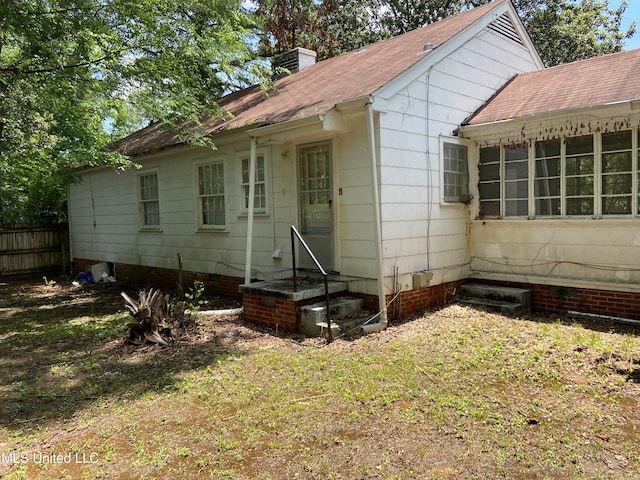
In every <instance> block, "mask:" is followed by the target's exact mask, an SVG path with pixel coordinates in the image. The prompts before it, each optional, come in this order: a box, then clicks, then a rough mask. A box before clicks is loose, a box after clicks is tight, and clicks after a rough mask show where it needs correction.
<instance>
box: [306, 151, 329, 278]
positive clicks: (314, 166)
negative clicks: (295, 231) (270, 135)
mask: <svg viewBox="0 0 640 480" xmlns="http://www.w3.org/2000/svg"><path fill="white" fill-rule="evenodd" d="M298 194H299V209H300V233H301V234H302V238H304V241H305V242H306V243H307V245H309V248H310V249H311V251H312V253H313V255H314V256H315V257H316V259H317V260H318V262H319V263H320V265H322V268H324V269H325V271H331V270H333V214H332V203H333V199H332V186H331V142H322V143H314V144H312V145H304V146H301V147H299V148H298ZM300 266H301V267H302V268H315V265H314V263H313V261H312V260H311V258H310V257H309V255H307V254H306V252H304V251H303V249H301V250H300Z"/></svg>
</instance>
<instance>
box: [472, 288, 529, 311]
mask: <svg viewBox="0 0 640 480" xmlns="http://www.w3.org/2000/svg"><path fill="white" fill-rule="evenodd" d="M460 295H461V297H462V298H463V299H473V300H478V301H480V302H484V303H485V304H486V305H487V306H489V307H490V306H491V305H492V304H493V303H495V304H497V305H494V306H498V305H501V304H506V305H508V304H517V305H521V308H522V311H523V312H528V311H530V310H531V301H532V296H533V292H532V291H531V290H528V289H525V288H513V287H500V286H495V285H481V284H475V283H467V284H464V285H462V287H460ZM480 304H482V303H480ZM505 308H507V309H508V308H509V307H505Z"/></svg>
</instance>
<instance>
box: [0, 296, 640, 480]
mask: <svg viewBox="0 0 640 480" xmlns="http://www.w3.org/2000/svg"><path fill="white" fill-rule="evenodd" d="M41 288H44V287H41ZM47 288H58V287H47ZM197 292H198V286H197V285H195V284H194V289H193V290H192V292H190V293H189V294H190V295H193V298H191V299H190V301H192V302H196V303H194V304H193V305H194V306H195V307H201V306H202V305H204V303H199V302H200V301H201V300H202V292H200V294H198V293H197ZM14 300H15V299H14ZM58 301H59V299H54V300H52V301H51V303H50V305H55V304H57V303H56V302H58ZM73 301H75V300H74V299H70V300H69V302H68V303H71V302H73ZM14 303H17V302H14ZM36 303H37V308H34V309H30V308H28V307H17V306H16V307H12V308H14V310H8V311H7V310H2V311H0V320H2V321H1V322H0V336H2V337H4V338H5V340H4V341H3V343H5V344H7V345H8V348H7V350H6V351H5V352H4V353H3V352H0V362H1V363H0V366H1V367H2V370H1V372H2V373H1V374H0V381H1V383H0V388H1V389H2V390H1V391H2V393H3V395H5V398H6V399H7V401H4V400H2V401H0V408H1V409H2V410H0V413H2V414H3V415H2V416H0V419H3V422H4V423H3V425H2V427H3V428H2V429H0V444H2V445H3V448H4V449H6V450H7V451H13V450H15V451H20V450H21V449H24V448H25V447H24V446H25V445H30V446H31V447H30V448H32V449H34V450H38V451H43V452H44V453H46V452H49V451H58V452H65V451H73V452H77V453H80V454H81V453H87V454H88V453H90V452H96V453H97V455H98V458H99V462H98V463H96V464H87V465H54V464H50V465H46V466H44V467H42V466H36V465H33V464H28V465H2V464H0V475H2V476H3V478H13V479H20V478H36V479H37V478H60V477H65V476H66V477H71V478H116V477H119V476H127V475H129V472H130V471H131V469H132V468H135V469H136V476H137V477H143V476H144V477H145V478H154V477H157V478H160V477H166V476H174V477H176V478H178V477H179V478H190V477H191V478H195V477H202V478H237V479H248V478H264V479H267V478H296V477H298V478H303V479H312V478H336V479H349V478H356V477H357V478H390V479H391V478H398V479H405V478H429V479H431V478H434V479H435V478H449V479H453V478H479V479H487V478H495V477H497V476H502V477H504V478H551V477H553V478H606V479H613V480H617V479H627V478H631V479H633V478H636V479H637V478H639V477H638V473H637V472H638V471H639V469H640V428H638V427H637V421H636V420H637V398H638V394H639V392H638V381H636V380H635V377H634V375H635V372H637V370H638V368H639V366H638V364H639V361H640V359H639V354H638V352H640V340H639V338H638V336H637V335H635V334H627V335H622V334H613V333H602V332H597V331H595V330H588V329H585V328H584V327H577V326H571V325H563V324H561V323H559V322H557V323H549V322H545V321H540V322H536V321H532V320H520V319H511V318H507V317H502V316H500V315H493V314H489V313H486V312H477V311H474V310H470V309H465V308H462V307H458V306H455V305H452V306H449V307H447V308H444V309H441V310H440V311H438V312H434V313H433V314H430V315H428V316H425V317H424V318H420V319H416V320H414V321H412V322H409V323H406V324H404V325H400V326H395V327H391V328H389V329H388V330H387V331H384V332H382V333H380V334H375V335H369V336H366V337H362V338H360V339H357V340H354V341H344V340H338V341H336V342H334V343H333V344H331V345H330V346H324V345H323V346H322V347H319V346H318V344H314V343H313V342H312V341H304V342H299V341H295V342H294V341H292V339H291V338H287V337H284V338H280V337H275V336H271V335H269V334H268V333H264V332H262V331H260V330H258V329H252V328H250V327H247V326H245V325H243V324H242V323H241V322H240V321H239V320H238V319H228V320H226V322H227V323H226V324H225V323H224V321H223V320H216V321H215V322H213V321H212V322H210V323H203V324H202V325H201V328H200V332H201V335H202V338H201V339H200V340H199V342H200V343H197V344H194V345H181V348H172V349H161V348H158V347H148V348H147V349H145V350H142V351H140V350H130V349H129V350H128V349H126V348H125V347H124V346H123V344H122V342H120V341H118V340H117V338H118V337H119V336H120V335H121V332H119V331H118V330H117V328H115V325H117V324H118V323H119V325H122V323H121V320H122V314H114V313H113V310H114V309H113V307H111V308H106V309H104V310H102V311H100V310H99V308H98V306H96V305H93V306H91V308H93V309H94V310H95V311H96V313H95V314H92V315H86V314H85V311H86V310H89V309H90V307H88V306H82V308H79V309H78V310H76V311H75V312H74V311H73V310H71V309H69V308H67V307H64V308H63V309H59V310H58V309H56V308H53V307H52V308H51V309H49V310H47V311H48V313H49V316H48V317H45V316H41V314H40V313H38V312H41V311H42V310H41V309H40V307H42V306H46V305H49V304H47V303H46V301H45V300H42V301H38V302H36ZM189 308H191V306H189ZM71 312H74V313H71ZM52 313H53V314H52ZM65 315H66V316H65ZM230 328H233V330H234V332H236V334H235V335H234V336H233V337H227V336H225V335H224V333H225V332H226V331H228V330H229V329H230ZM12 341H15V343H12ZM5 419H6V420H5ZM105 472H108V473H105Z"/></svg>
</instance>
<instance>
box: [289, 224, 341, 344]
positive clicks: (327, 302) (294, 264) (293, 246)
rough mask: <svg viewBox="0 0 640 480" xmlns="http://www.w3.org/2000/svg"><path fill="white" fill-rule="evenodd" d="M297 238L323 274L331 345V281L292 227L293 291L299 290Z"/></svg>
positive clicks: (328, 338) (328, 340) (328, 339)
mask: <svg viewBox="0 0 640 480" xmlns="http://www.w3.org/2000/svg"><path fill="white" fill-rule="evenodd" d="M296 237H297V238H298V240H299V241H300V244H301V245H302V246H303V247H304V249H305V251H306V252H307V254H308V255H309V256H310V257H311V260H313V263H315V265H316V268H317V269H318V270H319V271H320V273H321V274H322V277H323V278H324V297H325V303H326V309H327V330H328V331H329V332H328V337H327V342H328V343H331V342H332V341H333V334H332V333H331V316H330V315H329V281H328V275H327V272H325V271H324V268H322V265H320V262H318V259H317V258H316V257H315V255H314V254H313V252H312V251H311V249H310V248H309V245H307V242H305V241H304V239H303V238H302V235H300V233H299V232H298V230H297V229H296V227H294V226H293V225H291V256H292V258H293V291H294V292H297V291H298V289H297V287H298V285H297V279H296V241H295V239H296Z"/></svg>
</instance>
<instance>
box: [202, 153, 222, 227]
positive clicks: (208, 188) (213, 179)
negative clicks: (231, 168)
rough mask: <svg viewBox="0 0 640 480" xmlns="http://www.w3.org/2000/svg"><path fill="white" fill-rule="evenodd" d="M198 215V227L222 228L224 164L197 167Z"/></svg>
mask: <svg viewBox="0 0 640 480" xmlns="http://www.w3.org/2000/svg"><path fill="white" fill-rule="evenodd" d="M198 210H199V211H198V215H199V226H200V227H224V226H225V224H226V213H225V211H226V209H225V198H224V164H223V163H222V162H217V163H210V164H206V165H199V166H198Z"/></svg>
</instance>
